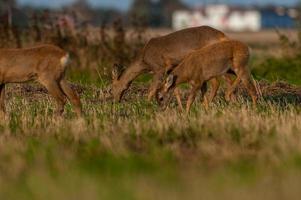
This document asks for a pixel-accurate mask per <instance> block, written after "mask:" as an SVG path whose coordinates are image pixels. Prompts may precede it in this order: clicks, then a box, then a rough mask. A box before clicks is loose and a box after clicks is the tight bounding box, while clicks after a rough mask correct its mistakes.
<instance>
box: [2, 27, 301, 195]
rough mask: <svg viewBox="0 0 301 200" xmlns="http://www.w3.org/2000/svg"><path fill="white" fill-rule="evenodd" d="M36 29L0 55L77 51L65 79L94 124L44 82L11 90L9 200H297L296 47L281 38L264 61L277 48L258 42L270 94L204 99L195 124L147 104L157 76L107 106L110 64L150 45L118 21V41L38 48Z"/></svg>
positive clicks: (5, 168) (105, 38)
mask: <svg viewBox="0 0 301 200" xmlns="http://www.w3.org/2000/svg"><path fill="white" fill-rule="evenodd" d="M32 31H33V32H32V33H30V34H29V36H30V37H27V36H28V35H26V34H22V33H20V37H21V38H19V39H18V38H14V36H13V34H12V35H10V34H8V35H6V36H8V37H9V38H6V39H3V40H2V41H5V42H7V41H8V42H9V43H4V42H2V46H3V47H5V46H10V47H11V46H14V45H16V44H17V43H16V41H18V40H21V41H26V42H24V44H23V46H26V45H30V44H33V43H38V42H51V43H55V44H60V45H61V46H62V47H63V48H65V49H67V50H70V51H72V50H73V53H74V55H73V58H74V59H73V60H74V62H73V63H72V64H71V66H70V69H69V71H68V78H69V80H70V81H72V82H73V83H74V88H75V89H76V90H77V91H78V93H79V94H80V96H81V99H82V102H83V108H84V112H85V115H84V116H83V118H81V119H78V118H76V117H75V114H74V113H73V112H72V107H71V105H70V104H68V105H67V109H66V113H65V114H64V117H63V118H58V117H56V116H55V115H54V114H53V110H54V103H53V101H52V99H51V97H49V96H48V95H47V92H46V90H45V89H44V88H42V87H41V86H40V85H38V84H36V83H28V84H11V85H9V86H8V88H7V95H6V100H7V105H6V107H7V111H8V114H7V115H6V116H1V117H2V118H1V120H0V199H129V200H130V199H299V197H300V195H301V191H300V188H301V134H300V133H301V123H300V122H301V106H300V103H301V88H300V87H299V86H298V85H299V84H300V83H301V82H300V80H299V77H301V76H298V74H300V73H301V70H300V69H299V66H300V65H299V63H300V60H301V58H300V55H299V54H298V53H299V46H298V44H299V42H298V38H297V40H296V42H295V43H294V45H293V44H292V42H291V41H289V40H288V38H287V39H285V36H284V35H279V37H280V40H279V41H278V42H279V44H278V43H277V44H278V45H279V47H280V48H281V49H283V52H284V53H283V54H281V55H278V56H276V57H275V56H273V55H266V54H265V55H261V53H256V52H262V51H266V50H267V49H269V46H265V45H262V43H261V42H258V44H259V43H260V44H261V45H257V46H256V43H252V44H250V45H251V46H253V48H254V49H255V54H254V56H253V57H252V61H251V67H252V69H253V75H254V77H255V78H256V80H257V81H258V84H259V86H260V90H261V92H262V98H261V99H260V101H259V103H258V105H257V106H256V107H253V106H252V105H251V102H250V99H249V97H248V96H247V95H246V92H245V91H244V90H243V89H241V88H240V89H238V90H237V91H236V94H237V95H238V100H237V102H233V103H227V102H226V101H225V100H224V97H223V91H224V89H223V88H222V89H221V90H220V91H219V94H218V97H217V98H216V99H215V101H214V103H213V104H212V105H211V106H210V108H209V109H208V110H205V109H204V108H203V106H202V105H201V102H200V101H197V103H195V105H194V106H193V109H192V112H191V113H190V114H189V115H188V116H187V115H185V114H182V113H180V112H179V111H178V110H177V108H176V104H175V102H172V104H171V105H170V107H169V108H168V109H167V110H166V111H161V110H160V108H159V106H158V105H157V104H156V102H148V101H146V98H145V94H146V92H147V85H148V81H149V79H150V77H149V76H142V77H140V78H139V79H138V80H137V81H135V82H134V83H133V86H132V87H131V88H130V90H129V91H128V92H127V94H126V97H125V99H124V100H123V102H122V103H113V102H112V101H110V100H107V97H108V95H109V92H108V91H109V87H110V67H111V66H112V64H113V62H115V61H118V62H123V63H124V64H128V63H129V62H130V60H131V59H132V58H133V57H134V56H135V55H136V54H137V53H139V48H140V47H141V46H142V45H143V43H144V34H145V33H144V31H143V30H142V29H140V28H139V27H138V28H137V29H136V31H134V32H135V33H137V34H134V35H133V34H132V35H131V36H130V37H129V38H127V36H125V35H126V33H125V31H124V30H123V28H122V26H120V25H119V24H118V23H116V24H115V25H114V26H113V28H112V32H113V33H112V34H107V32H106V29H105V28H103V29H101V30H100V32H99V34H100V36H99V38H100V39H99V41H98V40H97V42H89V39H88V38H84V39H83V38H81V36H79V35H77V36H76V37H73V36H70V35H68V34H66V35H65V36H63V35H61V33H60V32H59V31H58V32H56V33H60V34H58V35H56V36H49V37H47V38H50V39H51V41H47V40H46V39H45V40H46V41H43V40H41V41H36V39H39V37H34V36H37V35H38V33H39V32H42V31H41V30H39V31H37V29H34V30H32ZM54 32H55V31H54ZM80 32H83V30H81V31H79V33H80ZM242 34H243V33H242ZM273 34H276V33H273ZM42 35H43V36H44V35H45V34H42ZM6 36H5V35H4V36H2V37H3V38H5V37H6ZM28 38H29V39H28ZM43 38H44V37H43ZM74 39H75V40H74ZM57 41H59V42H57ZM300 44H301V43H300ZM257 50H259V51H257ZM286 52H292V53H290V54H289V55H287V54H285V53H286ZM183 90H184V91H185V87H184V88H183Z"/></svg>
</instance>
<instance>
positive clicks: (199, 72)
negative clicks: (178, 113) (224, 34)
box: [158, 40, 257, 113]
mask: <svg viewBox="0 0 301 200" xmlns="http://www.w3.org/2000/svg"><path fill="white" fill-rule="evenodd" d="M248 61H249V48H248V46H247V45H245V44H243V43H241V42H239V41H230V40H229V41H222V42H219V43H215V44H212V45H209V46H207V47H204V48H202V49H199V50H196V51H194V52H193V53H191V54H189V55H188V56H187V57H186V58H185V59H184V60H183V62H181V63H180V64H179V65H178V66H177V67H176V68H175V69H174V70H173V71H172V72H171V73H170V75H169V76H168V77H167V78H166V80H165V82H164V84H163V86H162V88H161V89H160V91H159V94H158V98H159V101H161V102H164V104H165V106H166V104H167V103H168V102H169V99H170V96H171V95H170V93H172V92H173V91H174V90H175V89H176V87H177V86H178V85H179V84H181V83H184V82H188V83H189V84H190V85H191V91H190V93H189V97H188V100H187V105H186V113H188V112H189V111H190V107H191V105H192V104H193V102H194V99H195V97H196V94H197V91H198V90H200V89H201V88H202V86H203V84H204V83H205V82H206V81H209V80H211V79H214V78H216V77H218V76H221V75H224V74H225V73H227V72H228V71H229V70H233V71H234V72H235V74H236V75H237V78H236V80H235V81H234V82H233V84H232V85H231V87H230V88H228V90H227V91H226V94H225V95H226V99H230V96H231V94H232V93H233V92H234V90H235V88H236V87H237V85H238V84H239V83H240V81H242V82H243V84H244V86H245V87H246V89H247V90H248V93H249V94H250V96H251V97H252V101H253V104H254V105H255V104H256V102H257V92H256V88H255V86H254V83H253V79H252V77H251V74H250V70H249V68H248V66H247V64H248ZM167 94H169V95H167ZM202 95H204V94H202Z"/></svg>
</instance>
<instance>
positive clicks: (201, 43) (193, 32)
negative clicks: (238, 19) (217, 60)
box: [112, 26, 231, 101]
mask: <svg viewBox="0 0 301 200" xmlns="http://www.w3.org/2000/svg"><path fill="white" fill-rule="evenodd" d="M224 40H228V38H227V37H226V36H225V34H224V33H222V32H220V31H218V30H216V29H214V28H211V27H208V26H201V27H196V28H188V29H184V30H181V31H177V32H174V33H171V34H169V35H166V36H162V37H157V38H153V39H151V40H150V41H149V42H148V43H147V44H146V45H145V47H144V49H143V50H142V53H141V55H139V57H137V58H136V59H135V60H134V61H133V62H132V63H131V65H130V66H129V67H128V68H127V69H126V70H125V71H123V72H122V71H121V70H120V67H117V66H118V65H115V66H114V67H113V72H112V79H113V83H112V93H113V98H114V100H115V101H120V100H121V98H122V96H123V93H124V92H125V91H126V90H127V89H128V88H129V86H130V84H131V83H132V81H133V80H134V79H135V78H136V77H137V76H139V75H140V74H142V73H144V72H152V73H153V74H154V78H153V81H152V83H151V86H150V89H149V94H148V100H151V99H152V98H153V97H154V96H155V94H156V93H157V90H158V88H159V86H160V83H161V80H162V79H163V77H164V74H165V72H166V71H167V70H166V68H165V66H166V64H165V62H166V61H165V60H164V57H167V58H169V59H170V65H169V66H170V67H171V69H173V68H174V67H175V66H177V65H178V64H179V63H180V62H181V61H182V60H183V59H184V58H185V56H187V55H188V54H189V53H191V52H192V51H194V50H196V49H199V48H202V47H205V46H207V45H210V44H213V43H216V42H220V41H224ZM227 80H229V81H231V79H230V78H227ZM214 84H218V82H214ZM216 86H217V87H216ZM216 86H214V87H213V88H214V90H212V93H214V92H215V93H216V91H217V89H218V85H216ZM215 88H216V89H215ZM215 90H216V91H215ZM210 96H212V95H210Z"/></svg>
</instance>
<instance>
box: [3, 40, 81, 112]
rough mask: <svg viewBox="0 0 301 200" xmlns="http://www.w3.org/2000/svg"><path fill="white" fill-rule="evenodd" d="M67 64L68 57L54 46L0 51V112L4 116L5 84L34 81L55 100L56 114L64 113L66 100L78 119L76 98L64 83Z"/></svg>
mask: <svg viewBox="0 0 301 200" xmlns="http://www.w3.org/2000/svg"><path fill="white" fill-rule="evenodd" d="M68 61H69V54H68V53H67V52H65V51H64V50H62V49H60V48H59V47H57V46H54V45H41V46H37V47H33V48H24V49H0V111H2V112H3V113H5V103H4V99H5V84H7V83H21V82H26V81H30V80H37V81H38V82H40V83H41V84H42V85H44V86H45V87H46V88H47V90H48V92H49V93H50V94H51V95H52V96H53V97H54V98H55V100H56V102H57V110H56V113H57V114H59V115H61V114H62V113H63V112H64V105H65V103H66V97H67V99H68V100H69V101H70V102H71V104H72V105H73V106H74V107H75V112H76V114H77V115H78V116H80V115H81V113H82V108H81V102H80V99H79V97H78V95H77V94H76V92H75V91H73V89H72V88H71V87H70V85H69V83H68V82H67V81H66V80H65V70H66V66H67V64H68Z"/></svg>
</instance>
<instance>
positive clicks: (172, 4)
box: [160, 0, 188, 27]
mask: <svg viewBox="0 0 301 200" xmlns="http://www.w3.org/2000/svg"><path fill="white" fill-rule="evenodd" d="M160 3H161V4H162V8H163V9H162V10H163V11H162V20H163V25H164V26H168V27H170V26H171V24H172V15H173V13H174V12H175V11H176V10H185V9H188V6H187V5H185V4H184V3H183V2H182V1H181V0H160Z"/></svg>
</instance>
